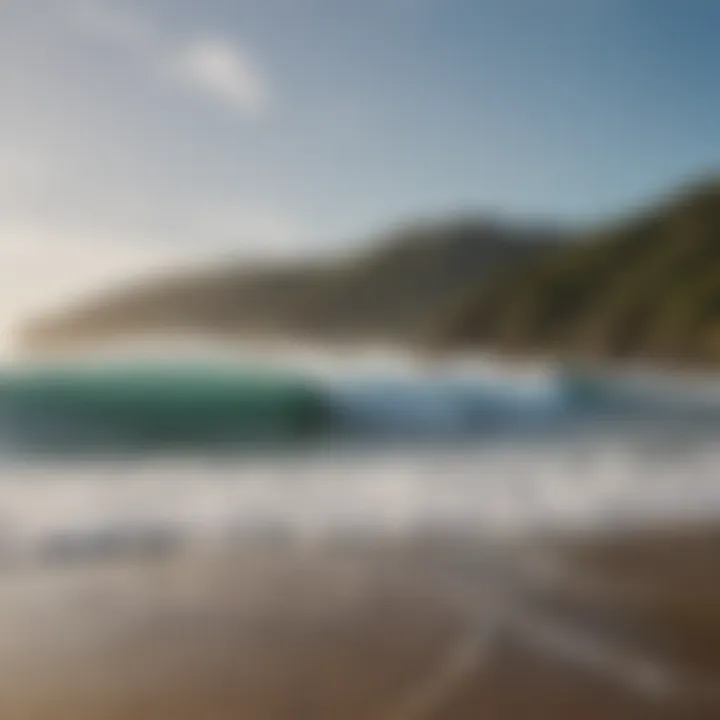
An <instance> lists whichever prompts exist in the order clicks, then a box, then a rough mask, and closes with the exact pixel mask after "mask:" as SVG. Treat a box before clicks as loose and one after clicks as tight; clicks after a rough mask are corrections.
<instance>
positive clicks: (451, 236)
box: [21, 219, 560, 349]
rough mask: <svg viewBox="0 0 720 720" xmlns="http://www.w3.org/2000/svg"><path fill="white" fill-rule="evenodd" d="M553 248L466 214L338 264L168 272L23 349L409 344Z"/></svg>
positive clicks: (52, 319)
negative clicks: (260, 339) (253, 341)
mask: <svg viewBox="0 0 720 720" xmlns="http://www.w3.org/2000/svg"><path fill="white" fill-rule="evenodd" d="M559 242H560V233H558V232H557V231H554V230H548V229H547V228H545V227H542V228H539V227H528V226H516V225H514V224H504V223H501V222H491V221H488V220H477V219H453V220H451V221H448V222H434V223H421V224H418V225H416V226H406V227H404V228H403V229H401V230H397V231H395V232H392V233H389V234H388V235H386V236H384V237H381V238H376V239H375V240H373V241H372V242H371V243H370V244H369V245H364V247H365V250H364V251H363V252H358V253H357V254H356V255H355V256H354V257H350V258H348V259H343V260H336V261H332V262H331V261H328V262H326V263H305V264H296V265H288V266H283V267H277V266H266V267H263V266H255V267H249V266H247V265H240V264H238V265H237V266H230V267H228V266H224V267H221V268H220V267H219V268H217V269H213V270H207V269H205V270H202V271H200V270H198V271H196V272H193V273H188V272H185V273H184V274H182V275H171V276H168V277H164V278H156V279H154V280H152V281H146V282H144V283H137V284H135V285H134V286H132V287H120V288H113V289H110V290H109V291H108V292H107V293H105V294H104V295H103V296H99V297H96V298H94V299H92V300H90V301H86V302H84V303H82V304H80V305H78V306H75V307H71V308H69V309H65V310H63V311H62V312H58V313H56V314H54V315H52V316H47V317H44V318H38V319H34V320H33V321H32V322H30V323H28V324H27V325H26V326H25V327H24V328H23V329H22V338H21V342H22V343H23V344H24V345H25V347H28V348H30V349H41V348H53V347H55V346H58V345H65V344H68V343H70V344H72V343H74V342H77V341H87V340H95V339H106V338H115V337H117V336H121V335H124V334H137V333H151V334H152V333H154V332H168V331H170V332H172V331H178V332H186V331H190V332H201V333H211V334H215V335H220V336H223V337H233V338H242V337H247V336H253V335H281V336H284V335H288V334H291V335H292V336H293V337H298V336H299V337H305V338H311V339H322V340H334V339H343V340H345V339H351V340H362V339H372V340H387V339H391V340H393V341H396V342H402V341H413V340H416V339H417V338H418V337H423V336H424V333H425V332H426V329H427V328H428V326H429V322H430V321H431V319H432V318H436V317H440V316H445V315H447V313H448V311H449V310H450V309H451V308H453V307H456V306H457V304H458V302H459V298H461V297H465V296H467V295H468V294H469V293H470V292H471V291H475V290H476V289H477V288H482V287H484V286H485V284H486V283H488V282H490V281H495V280H497V279H498V278H500V277H503V276H505V275H506V274H508V273H510V272H511V271H515V270H518V269H520V268H526V267H528V266H529V265H532V264H534V263H536V262H537V261H538V260H539V259H540V258H542V257H544V256H545V255H546V254H547V253H548V252H551V251H553V250H554V249H555V248H556V247H557V245H558V243H559Z"/></svg>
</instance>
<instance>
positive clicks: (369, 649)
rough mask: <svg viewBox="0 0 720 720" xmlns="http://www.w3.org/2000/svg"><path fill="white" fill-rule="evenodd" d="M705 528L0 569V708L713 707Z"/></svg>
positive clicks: (379, 710)
mask: <svg viewBox="0 0 720 720" xmlns="http://www.w3.org/2000/svg"><path fill="white" fill-rule="evenodd" d="M718 547H720V533H718V532H717V530H716V529H715V528H711V529H707V528H704V529H702V530H699V529H694V530H692V532H690V531H684V532H681V531H679V530H678V531H676V532H675V531H674V532H672V533H671V532H662V533H656V532H652V533H651V532H646V533H639V534H637V535H636V536H635V537H633V538H630V539H624V540H614V541H613V542H612V543H610V542H600V541H592V542H590V541H585V542H583V543H575V544H572V545H568V544H567V543H557V542H554V543H546V544H534V545H533V546H532V548H530V546H528V547H522V546H513V547H509V546H504V545H502V544H500V545H497V546H495V545H493V546H492V547H490V546H488V545H484V546H478V545H477V544H475V543H467V542H464V541H463V542H458V541H454V540H450V539H447V538H437V537H436V538H423V539H418V540H417V541H416V542H414V543H411V544H409V545H408V544H406V545H402V546H400V545H392V544H381V543H376V542H375V543H373V542H365V543H346V544H344V545H341V544H338V543H336V544H327V545H318V546H306V547H301V546H298V545H292V544H283V543H280V544H277V543H276V544H272V543H265V542H257V543H251V544H250V545H245V546H244V547H243V548H239V549H234V550H227V549H225V550H222V551H221V550H218V549H213V548H211V547H208V548H206V549H195V550H193V551H192V553H176V554H172V553H171V554H167V555H158V556H154V557H144V558H135V559H130V558H128V559H124V560H115V561H112V562H104V563H101V564H95V565H93V564H83V565H78V566H75V567H58V568H54V569H53V568H46V569H42V570H38V569H35V570H27V571H24V570H17V571H14V572H10V573H8V574H7V575H6V577H5V578H4V583H3V586H2V589H1V590H0V610H1V611H2V612H1V614H0V617H1V618H2V620H1V621H0V647H1V648H2V655H1V656H0V673H1V677H2V678H3V680H2V683H0V716H1V717H2V718H3V719H5V718H7V720H30V719H32V720H45V719H47V720H50V719H52V720H63V719H64V718H68V719H69V718H73V720H85V719H86V718H87V719H88V720H90V719H91V718H92V720H106V719H107V720H110V719H113V720H116V719H117V720H124V719H126V718H128V719H129V718H132V719H133V720H145V719H147V720H150V719H152V720H158V719H159V718H163V719H164V718H173V720H175V719H177V720H181V719H182V720H185V719H187V720H224V719H226V718H227V719H228V720H229V719H230V718H233V719H236V718H247V720H282V719H285V718H287V719H288V720H290V719H292V720H298V719H301V718H302V719H307V720H325V719H328V720H330V719H335V718H338V719H340V720H355V719H357V720H365V719H367V720H425V719H426V718H427V719H430V718H432V719H433V720H463V719H465V718H467V719H470V718H480V717H487V718H493V719H495V718H498V719H501V720H525V719H526V718H527V719H528V720H529V719H530V718H532V719H533V720H535V719H537V718H588V719H593V718H598V719H599V720H605V718H608V719H610V718H613V719H614V718H663V719H665V718H688V719H691V718H692V719H693V720H696V719H702V718H715V717H718V713H720V693H718V691H717V689H716V686H717V682H716V680H717V677H718V672H719V671H720V612H718V608H719V607H720V602H718V601H720V582H719V581H718V580H717V577H716V575H715V574H713V559H714V557H715V551H716V550H717V549H718Z"/></svg>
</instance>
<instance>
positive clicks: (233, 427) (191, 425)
mask: <svg viewBox="0 0 720 720" xmlns="http://www.w3.org/2000/svg"><path fill="white" fill-rule="evenodd" d="M0 416H1V417H2V419H3V423H4V428H5V430H6V434H8V433H9V434H10V435H11V441H12V442H14V443H18V442H19V443H20V444H23V443H24V444H26V445H29V446H33V445H35V446H38V447H43V446H47V447H78V446H82V445H87V446H88V447H89V448H94V449H99V448H100V447H103V446H107V447H110V448H122V447H126V448H128V449H133V448H142V447H148V448H151V447H155V446H161V447H166V446H168V445H175V446H183V445H194V444H212V443H233V442H237V443H243V442H254V441H273V440H292V439H295V438H301V437H308V436H313V435H315V434H317V433H318V432H319V431H320V430H321V428H322V426H323V424H324V422H325V403H324V398H323V395H322V393H321V392H320V390H319V389H316V388H314V387H313V386H311V385H310V384H308V383H305V382H304V381H303V380H301V379H299V378H294V377H283V376H274V375H272V374H270V373H267V372H264V371H262V370H260V369H252V368H246V369H243V370H237V369H231V368H226V367H212V366H192V367H188V366H177V365H172V364H167V365H113V366H109V365H108V366H87V367H82V366H78V367H64V368H52V367H51V368H42V369H38V370H32V371H25V372H20V373H15V374H12V373H8V374H6V375H5V376H4V377H2V378H0Z"/></svg>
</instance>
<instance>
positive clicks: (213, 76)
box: [174, 38, 268, 113]
mask: <svg viewBox="0 0 720 720" xmlns="http://www.w3.org/2000/svg"><path fill="white" fill-rule="evenodd" d="M174 69H175V72H176V75H177V77H178V79H179V80H180V81H182V82H183V83H184V84H185V85H186V86H187V87H190V88H195V89H197V90H200V91H202V92H205V93H208V94H210V95H213V96H215V97H216V98H217V99H218V100H221V101H223V102H225V103H227V104H228V105H229V106H231V107H233V108H235V109H236V110H238V111H240V112H243V113H256V112H258V111H261V110H263V109H264V108H265V107H266V105H267V99H268V98H267V87H266V83H265V80H264V78H263V76H262V74H261V72H260V70H259V69H258V67H257V66H256V64H255V62H254V60H253V59H252V58H251V57H250V55H249V54H248V53H247V51H245V50H244V49H243V48H240V47H238V46H235V45H233V44H232V43H229V42H228V41H226V40H223V39H221V38H206V39H197V40H192V41H190V42H188V43H186V44H185V45H184V47H182V48H181V49H180V50H179V52H178V53H177V56H176V60H175V63H174Z"/></svg>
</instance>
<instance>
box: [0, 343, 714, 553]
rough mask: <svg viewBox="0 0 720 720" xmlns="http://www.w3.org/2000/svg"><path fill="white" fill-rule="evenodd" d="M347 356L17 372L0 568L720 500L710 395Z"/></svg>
mask: <svg viewBox="0 0 720 720" xmlns="http://www.w3.org/2000/svg"><path fill="white" fill-rule="evenodd" d="M350 356H351V359H348V358H347V357H346V358H345V359H344V360H343V359H338V358H333V356H332V354H330V353H327V354H326V355H324V356H321V355H320V354H319V353H317V352H314V354H313V353H310V352H305V353H304V354H303V355H302V356H300V355H299V354H297V355H296V356H295V357H292V358H291V357H289V356H288V354H287V353H285V354H283V353H277V354H271V355H266V356H265V359H263V358H262V356H261V354H259V353H256V354H255V355H254V356H252V354H251V353H246V354H245V355H244V356H242V357H236V358H233V359H232V360H228V358H227V357H225V358H223V359H222V360H221V359H219V358H218V357H216V356H215V357H212V356H197V355H196V356H193V357H188V358H186V359H185V360H179V359H178V355H177V354H174V355H172V356H169V355H165V356H163V355H158V354H156V355H155V356H153V357H150V356H147V357H145V358H144V359H143V360H142V361H138V360H137V357H135V358H134V359H133V360H132V361H131V360H129V359H128V358H127V357H119V356H118V357H116V358H114V359H113V360H112V362H110V361H109V360H108V359H107V358H102V359H101V360H97V359H95V360H93V361H91V362H85V363H84V364H83V363H77V362H75V363H70V364H68V363H65V365H61V364H57V365H53V364H50V365H44V366H42V369H41V370H37V368H36V369H35V370H31V371H27V369H26V370H25V371H24V372H20V371H19V370H18V368H16V367H12V366H7V367H6V371H5V379H4V381H2V382H0V420H2V425H1V426H0V428H1V429H0V446H1V447H2V456H3V457H2V461H1V464H0V473H1V478H0V560H2V562H4V563H5V564H6V566H7V567H13V566H17V567H20V566H24V565H26V564H31V565H36V566H37V565H43V564H44V563H53V564H57V563H63V562H79V561H83V560H86V559H98V558H105V557H107V558H110V557H114V556H122V555H124V554H126V553H130V554H133V553H145V552H155V551H163V552H165V551H169V550H170V549H172V550H173V551H179V549H180V548H188V547H193V546H194V544H197V543H199V544H203V543H208V542H210V543H220V544H224V543H228V544H234V543H238V542H243V541H247V538H249V537H252V536H256V535H259V536H262V537H270V538H273V537H274V538H276V539H284V540H285V541H287V542H297V543H301V544H302V543H306V542H318V541H320V540H330V541H332V540H335V539H339V538H343V537H362V536H370V537H374V538H378V537H389V538H393V539H402V538H406V539H407V538H412V537H413V536H414V535H415V534H418V533H420V534H422V533H426V532H429V531H441V532H452V533H459V534H464V535H468V536H474V535H479V536H497V535H500V536H507V535H510V536H523V535H527V534H534V533H544V534H550V535H552V534H561V535H564V534H567V533H581V534H586V533H597V532H600V533H602V532H607V531H615V530H616V529H617V528H621V527H624V528H627V529H631V528H633V527H635V526H637V525H641V526H642V525H644V524H647V523H653V522H658V521H662V522H668V521H680V522H682V521H685V520H687V519H695V518H700V517H702V518H707V517H713V516H714V515H715V514H716V513H717V510H718V508H720V484H718V483H717V481H716V476H717V468H718V467H720V445H719V444H718V438H720V400H718V401H717V402H715V401H714V400H713V401H712V402H711V401H709V400H708V398H709V397H711V396H712V393H710V392H709V391H706V392H704V393H701V394H698V393H697V392H696V393H695V394H693V393H691V392H689V391H683V392H681V391H680V390H679V389H678V383H672V382H668V383H665V387H664V388H659V387H655V386H652V384H650V389H649V390H648V389H646V390H645V391H644V394H643V393H640V394H638V393H637V388H638V386H639V385H638V383H637V382H636V381H633V382H630V383H628V382H625V383H624V384H623V383H621V382H615V381H614V380H613V381H612V382H610V381H608V379H607V378H603V379H602V382H598V383H596V385H597V386H596V387H595V386H594V390H595V392H594V394H593V393H591V394H590V395H589V396H588V395H587V393H586V388H585V386H583V387H582V392H580V391H578V389H577V382H576V381H577V378H576V377H575V376H573V377H572V382H568V372H567V371H566V370H565V369H560V368H552V367H541V366H532V365H528V366H525V367H508V366H507V365H502V364H499V363H497V362H494V361H490V360H484V361H478V362H475V363H473V362H467V361H464V362H460V361H457V362H455V363H446V364H445V365H440V366H433V367H432V368H427V367H425V366H423V365H421V364H419V363H418V362H416V361H414V360H413V359H408V358H407V357H404V356H402V355H400V354H398V353H395V354H393V353H389V352H387V351H383V352H380V351H377V352H375V353H374V354H373V353H367V355H366V356H365V357H364V358H361V357H360V355H359V354H358V353H351V354H350ZM199 357H201V358H202V359H198V358H199ZM593 382H594V380H593ZM628 387H630V388H631V389H632V390H633V391H634V394H633V392H628ZM668 388H669V389H670V390H671V391H672V392H669V391H668ZM299 390H302V393H300V394H298V391H299ZM318 399H319V401H320V402H321V406H320V407H321V411H322V423H320V424H317V423H316V422H315V419H316V418H315V415H316V414H317V407H316V405H313V403H316V401H318ZM308 402H309V403H310V405H311V412H310V416H308V414H307V412H306V407H305V405H306V404H307V403H308ZM248 407H249V408H250V411H249V413H248V412H246V410H247V408H248ZM158 408H159V409H158ZM298 408H299V409H300V411H301V412H300V414H299V415H298ZM716 408H717V410H718V412H717V413H716V412H715V410H716ZM238 410H240V411H242V412H240V413H239V414H238ZM308 417H311V420H308V419H307V418H308ZM289 418H290V419H292V422H291V421H290V420H289ZM298 418H299V419H298ZM313 418H315V419H313ZM308 423H310V424H309V425H308ZM259 427H260V428H261V430H262V432H258V428H259ZM159 428H160V429H159ZM308 428H310V431H309V432H308ZM129 430H131V431H132V432H129Z"/></svg>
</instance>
